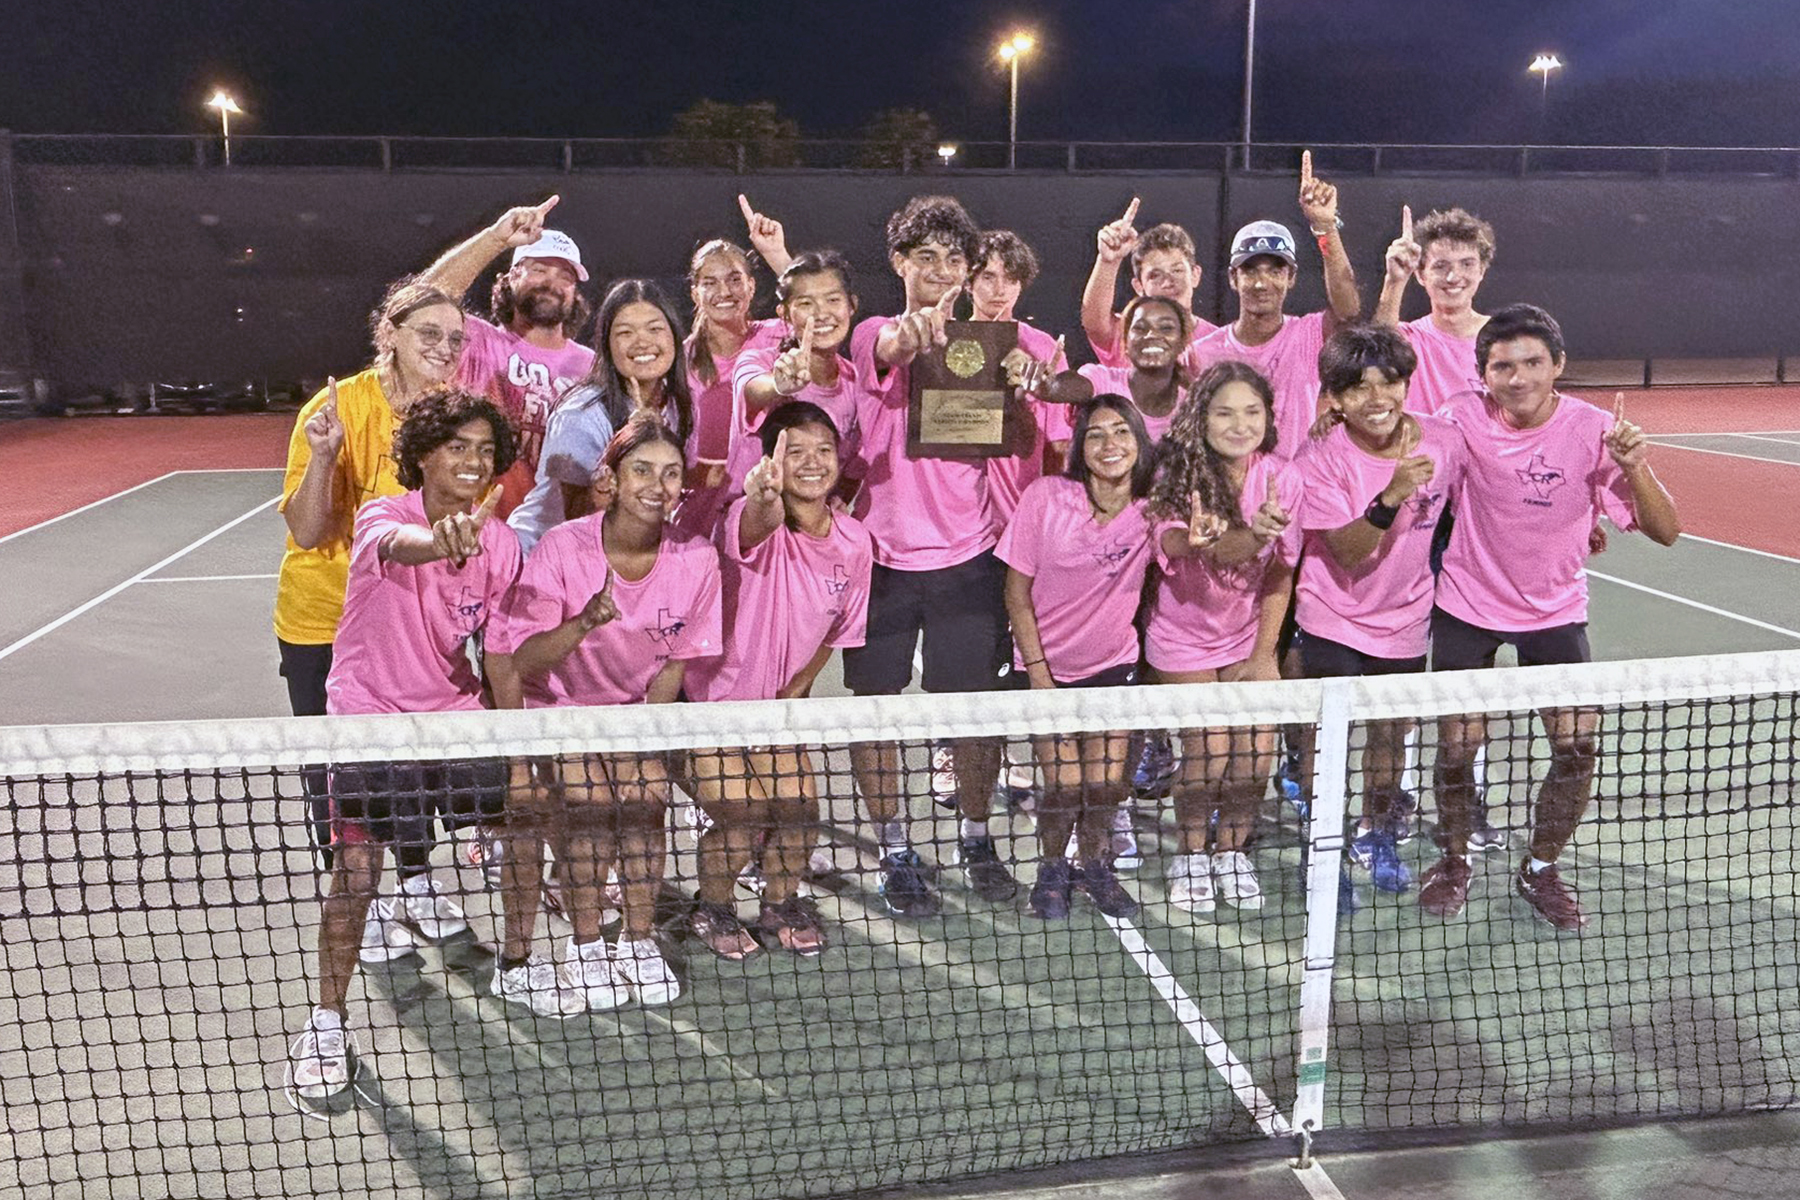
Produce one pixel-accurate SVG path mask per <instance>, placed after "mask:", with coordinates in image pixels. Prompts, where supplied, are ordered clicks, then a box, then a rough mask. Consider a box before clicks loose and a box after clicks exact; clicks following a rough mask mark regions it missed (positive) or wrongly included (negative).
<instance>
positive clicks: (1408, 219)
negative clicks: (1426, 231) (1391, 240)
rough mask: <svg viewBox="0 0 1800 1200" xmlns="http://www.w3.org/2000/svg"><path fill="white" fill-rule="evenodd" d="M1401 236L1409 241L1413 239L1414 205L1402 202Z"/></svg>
mask: <svg viewBox="0 0 1800 1200" xmlns="http://www.w3.org/2000/svg"><path fill="white" fill-rule="evenodd" d="M1400 236H1401V237H1403V238H1405V239H1406V240H1407V241H1409V242H1410V241H1412V240H1413V236H1412V205H1410V204H1402V205H1401V206H1400Z"/></svg>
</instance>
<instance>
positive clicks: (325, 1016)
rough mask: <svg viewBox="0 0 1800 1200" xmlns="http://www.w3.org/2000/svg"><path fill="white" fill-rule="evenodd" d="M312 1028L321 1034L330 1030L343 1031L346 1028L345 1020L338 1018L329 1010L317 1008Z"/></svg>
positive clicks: (314, 1010)
mask: <svg viewBox="0 0 1800 1200" xmlns="http://www.w3.org/2000/svg"><path fill="white" fill-rule="evenodd" d="M312 1026H313V1028H314V1029H317V1030H319V1031H320V1032H321V1033H323V1032H324V1031H326V1030H329V1029H342V1028H343V1027H344V1018H342V1017H340V1016H338V1015H337V1014H336V1013H334V1012H332V1011H331V1010H330V1009H329V1008H315V1009H313V1013H312Z"/></svg>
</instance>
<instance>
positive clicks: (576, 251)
mask: <svg viewBox="0 0 1800 1200" xmlns="http://www.w3.org/2000/svg"><path fill="white" fill-rule="evenodd" d="M526 258H560V259H562V260H563V261H564V262H566V263H568V264H569V265H570V266H571V267H574V268H575V278H577V279H579V280H581V282H583V283H586V282H587V277H588V273H587V268H586V267H584V266H582V265H581V247H580V246H577V245H576V244H575V239H574V238H572V237H570V236H569V235H568V234H566V233H564V232H563V231H562V230H560V229H546V230H544V232H543V233H542V234H540V235H539V236H538V240H537V241H535V242H533V243H531V245H529V246H520V247H518V248H517V249H515V250H514V251H513V256H512V265H513V266H515V267H516V266H518V265H519V260H521V259H526Z"/></svg>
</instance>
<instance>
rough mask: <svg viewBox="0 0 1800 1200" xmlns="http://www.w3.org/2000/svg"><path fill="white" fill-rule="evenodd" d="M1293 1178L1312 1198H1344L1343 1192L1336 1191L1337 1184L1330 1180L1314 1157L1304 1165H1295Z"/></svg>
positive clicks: (1316, 1199)
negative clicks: (1309, 1162)
mask: <svg viewBox="0 0 1800 1200" xmlns="http://www.w3.org/2000/svg"><path fill="white" fill-rule="evenodd" d="M1294 1178H1296V1179H1298V1180H1299V1181H1300V1186H1301V1187H1303V1188H1305V1189H1306V1194H1307V1195H1309V1196H1311V1197H1312V1198H1313V1200H1344V1193H1342V1192H1340V1191H1338V1189H1337V1184H1335V1183H1333V1182H1331V1176H1329V1175H1327V1174H1326V1173H1325V1168H1324V1167H1322V1166H1320V1165H1319V1160H1318V1159H1316V1158H1315V1159H1314V1160H1313V1161H1312V1163H1311V1164H1310V1165H1308V1166H1306V1167H1295V1168H1294Z"/></svg>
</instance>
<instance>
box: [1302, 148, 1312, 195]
mask: <svg viewBox="0 0 1800 1200" xmlns="http://www.w3.org/2000/svg"><path fill="white" fill-rule="evenodd" d="M1312 182H1313V173H1312V151H1311V150H1302V151H1301V152H1300V186H1301V187H1303V188H1306V187H1311V186H1312Z"/></svg>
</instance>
